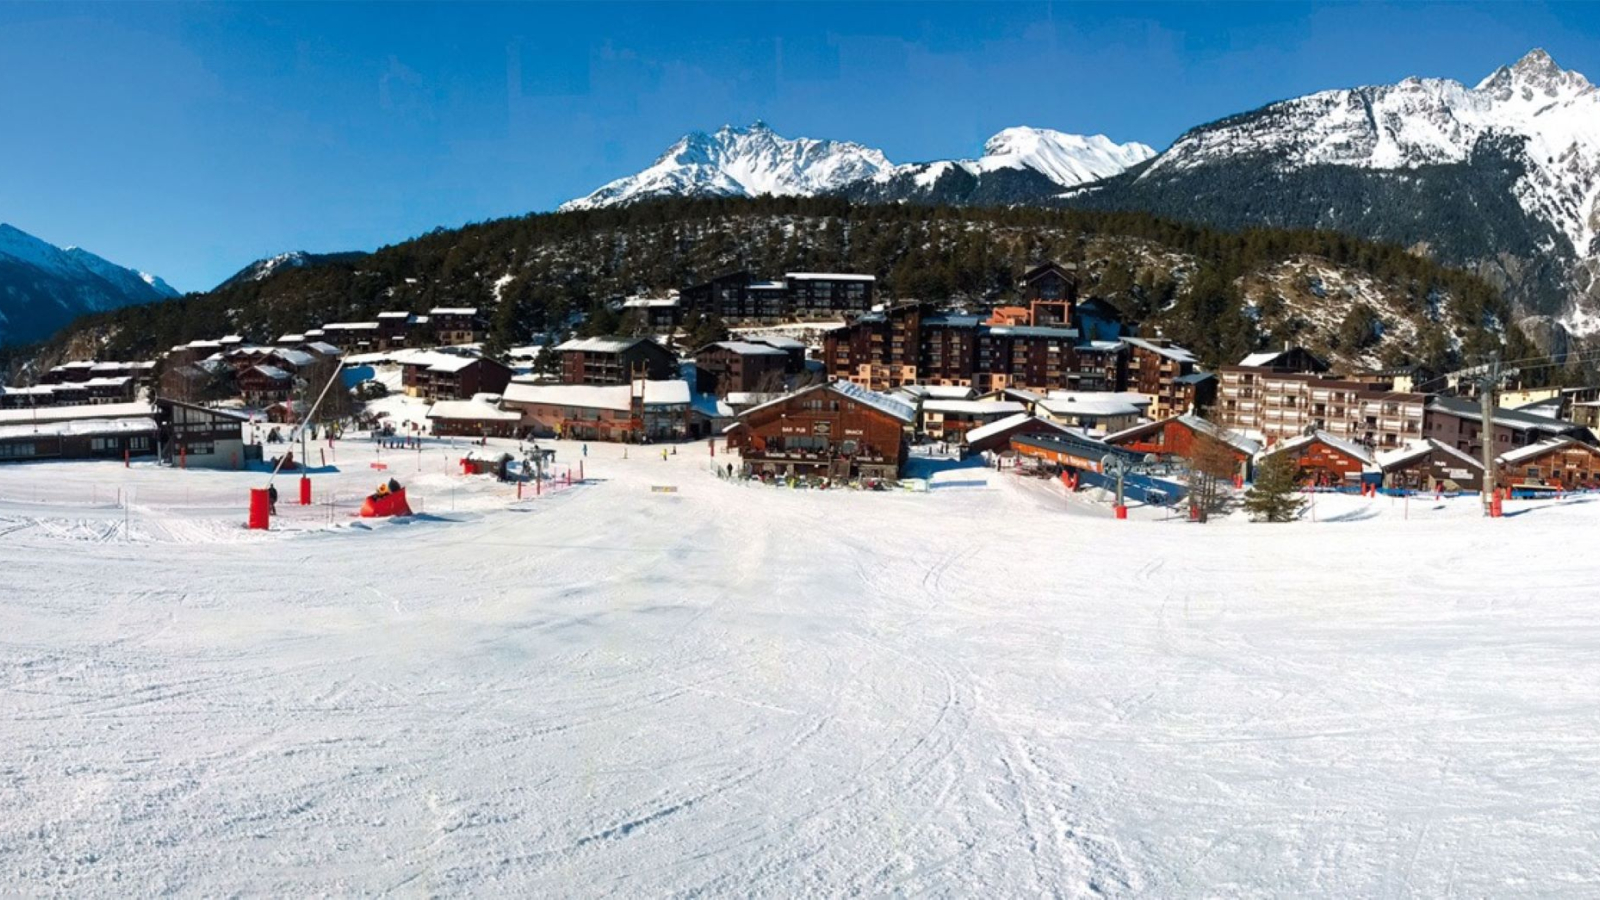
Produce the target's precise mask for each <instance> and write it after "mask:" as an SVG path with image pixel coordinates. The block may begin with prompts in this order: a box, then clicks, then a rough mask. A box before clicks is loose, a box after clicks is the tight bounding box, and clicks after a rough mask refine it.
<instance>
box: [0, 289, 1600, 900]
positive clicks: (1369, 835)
mask: <svg viewBox="0 0 1600 900" xmlns="http://www.w3.org/2000/svg"><path fill="white" fill-rule="evenodd" d="M613 312H614V313H615V314H616V315H617V316H618V319H619V321H620V322H621V323H623V324H622V327H621V328H620V329H619V331H620V332H621V333H617V334H611V333H606V334H589V335H587V336H570V337H568V336H562V337H560V338H558V339H554V340H550V341H547V342H545V343H541V344H537V345H530V346H522V347H515V348H511V349H510V350H509V351H506V352H502V353H491V352H489V351H488V350H487V349H486V347H485V330H486V317H487V315H488V314H489V311H488V310H484V309H477V308H471V307H464V306H434V307H429V308H426V309H415V310H402V309H396V310H393V311H384V312H382V313H380V314H379V315H377V316H376V317H375V318H374V319H372V320H369V321H328V322H323V323H321V324H320V326H319V327H315V328H310V329H308V330H305V331H302V332H297V333H290V334H281V335H266V334H252V335H237V334H232V335H224V334H218V335H215V336H214V337H213V338H210V339H201V340H195V341H192V342H189V343H185V344H181V345H178V346H173V347H171V348H170V349H169V350H168V351H167V352H165V353H163V354H160V355H159V357H158V358H155V359H145V360H100V359H83V360H75V361H68V362H64V363H61V364H59V365H56V366H54V367H53V368H49V369H48V370H45V371H40V372H37V373H35V374H36V376H37V377H36V378H34V379H33V383H31V384H28V385H27V386H13V387H7V388H5V390H4V391H3V392H0V552H3V558H4V561H5V562H4V565H0V621H4V622H5V625H6V627H5V629H4V631H5V635H4V637H3V638H0V647H3V648H4V652H3V653H0V690H3V691H4V695H5V698H6V703H5V705H6V708H7V713H8V714H7V716H6V717H5V718H4V720H3V722H0V746H3V747H4V748H5V749H4V751H0V783H3V785H4V790H3V791H0V880H3V881H4V882H5V883H6V884H8V885H10V886H11V887H12V888H15V889H18V890H19V891H20V892H21V893H24V894H27V893H35V892H37V893H68V894H86V893H88V894H100V893H103V894H116V895H127V894H132V895H142V894H149V893H158V892H159V893H178V894H237V893H251V894H253V893H267V894H273V895H300V894H309V893H336V894H368V893H372V894H378V893H399V894H402V895H434V894H485V893H518V894H543V895H630V896H631V895H640V894H643V895H658V894H676V893H685V894H691V893H693V894H698V893H707V892H710V893H726V894H741V895H744V894H769V893H770V894H775V895H800V894H813V893H816V894H836V893H855V892H862V893H878V892H889V893H923V892H933V893H937V894H941V895H944V894H948V895H971V896H1020V895H1036V894H1052V895H1058V894H1065V895H1095V894H1112V895H1154V896H1173V895H1188V894H1198V893H1212V892H1217V891H1220V892H1223V893H1228V894H1242V895H1257V896H1260V895H1356V894H1361V895H1372V894H1462V895H1473V896H1478V895H1496V894H1519V893H1522V892H1523V891H1524V890H1525V889H1535V890H1538V889H1543V888H1551V887H1554V888H1556V889H1557V890H1562V889H1569V890H1571V891H1572V892H1574V893H1580V894H1581V893H1584V892H1586V888H1585V887H1584V885H1592V884H1593V883H1595V881H1596V879H1600V863H1597V858H1596V856H1595V855H1594V853H1593V850H1594V836H1595V833H1596V827H1597V822H1600V820H1597V818H1596V816H1597V813H1596V810H1600V779H1597V777H1596V775H1595V772H1597V771H1600V749H1597V748H1600V741H1597V740H1595V738H1596V737H1597V735H1596V725H1597V721H1600V720H1597V718H1596V706H1595V703H1594V697H1593V686H1594V685H1595V684H1596V683H1597V682H1600V653H1596V652H1595V648H1596V646H1597V645H1600V608H1597V607H1596V606H1595V604H1594V603H1593V599H1594V598H1595V597H1596V596H1600V569H1596V568H1595V567H1594V566H1592V565H1590V564H1588V563H1587V562H1586V557H1585V555H1584V554H1583V553H1582V551H1581V549H1580V550H1579V551H1578V552H1569V551H1570V548H1571V547H1572V546H1573V542H1574V540H1576V541H1580V542H1581V541H1582V540H1583V539H1585V538H1584V536H1585V535H1590V534H1593V533H1594V530H1595V528H1596V526H1597V524H1600V504H1596V502H1595V501H1596V499H1597V498H1600V494H1597V493H1595V488H1596V486H1597V484H1600V449H1597V447H1596V433H1595V428H1596V426H1597V424H1600V422H1597V414H1600V390H1596V389H1585V388H1570V387H1569V388H1530V387H1525V386H1523V385H1522V384H1521V382H1520V380H1519V372H1518V371H1517V369H1516V367H1515V366H1514V365H1512V364H1510V363H1509V362H1508V364H1507V365H1504V366H1499V367H1490V366H1481V367H1478V368H1475V369H1469V370H1465V371H1455V372H1431V371H1427V370H1425V369H1423V368H1421V367H1414V366H1413V367H1406V368H1394V369H1384V370H1376V371H1374V370H1335V369H1334V368H1333V367H1332V366H1331V365H1330V364H1329V363H1328V362H1326V361H1325V360H1323V359H1321V358H1319V357H1318V356H1317V355H1316V354H1314V353H1312V352H1310V351H1308V350H1306V349H1304V348H1302V347H1297V346H1286V347H1281V348H1275V349H1271V350H1266V351H1260V352H1255V353H1251V354H1250V355H1248V356H1246V357H1244V358H1241V359H1238V360H1237V361H1236V362H1235V364H1232V365H1225V366H1220V367H1217V368H1216V369H1214V370H1207V369H1205V368H1203V367H1202V366H1201V365H1200V364H1199V363H1198V361H1197V358H1196V355H1195V354H1194V353H1192V352H1191V351H1190V350H1189V349H1187V348H1185V347H1183V346H1181V345H1179V344H1177V343H1175V342H1174V341H1172V340H1168V339H1165V338H1164V337H1163V336H1162V335H1160V334H1159V333H1150V332H1147V331H1144V330H1141V329H1138V328H1136V327H1135V326H1134V325H1132V324H1130V323H1126V322H1124V321H1123V320H1122V319H1121V317H1120V316H1119V315H1118V313H1117V311H1116V308H1115V307H1114V306H1112V305H1111V304H1109V303H1106V302H1104V301H1103V300H1102V299H1100V298H1097V297H1094V296H1089V295H1086V294H1085V292H1084V291H1083V290H1082V289H1081V284H1080V278H1079V274H1078V273H1077V271H1075V269H1074V267H1072V266H1070V265H1057V264H1054V263H1049V262H1042V263H1040V264H1038V265H1036V266H1034V267H1032V268H1031V269H1029V270H1027V271H1025V272H1019V273H1018V278H1017V280H1016V283H1015V288H1014V290H1012V291H1011V292H1009V293H1008V294H1007V295H1006V296H1004V297H999V298H996V300H995V302H994V303H993V304H992V305H988V306H985V307H982V308H978V307H974V306H971V305H968V306H960V307H953V306H950V305H946V304H935V303H927V302H918V301H915V300H904V299H900V298H893V297H889V296H886V295H885V293H884V292H882V291H880V289H879V286H878V284H877V283H876V280H875V279H874V278H873V277H871V276H869V275H863V274H857V273H825V272H784V273H750V272H733V273H728V274H726V275H723V276H720V277H717V278H715V279H713V280H711V281H709V282H705V283H698V284H685V285H681V286H680V288H679V289H677V290H675V291H670V292H662V293H661V294H660V295H656V296H641V297H630V298H619V299H618V300H617V301H615V304H614V310H613ZM708 323H709V324H708Z"/></svg>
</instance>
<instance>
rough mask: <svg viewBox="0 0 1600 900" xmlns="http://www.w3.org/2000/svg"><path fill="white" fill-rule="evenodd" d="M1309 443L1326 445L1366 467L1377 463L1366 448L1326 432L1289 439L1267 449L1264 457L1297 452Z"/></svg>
mask: <svg viewBox="0 0 1600 900" xmlns="http://www.w3.org/2000/svg"><path fill="white" fill-rule="evenodd" d="M1311 443H1322V444H1326V445H1328V446H1329V447H1332V448H1333V449H1335V450H1338V451H1339V452H1340V453H1343V454H1345V455H1346V456H1349V457H1351V458H1352V459H1355V460H1358V461H1360V462H1362V463H1365V464H1367V465H1377V462H1378V461H1377V460H1376V459H1375V458H1374V457H1373V455H1372V451H1371V450H1368V449H1367V448H1366V447H1363V446H1361V445H1360V444H1357V443H1354V442H1353V441H1347V440H1345V439H1344V438H1342V437H1338V436H1337V435H1333V434H1329V433H1328V432H1326V431H1317V432H1315V433H1313V434H1302V435H1298V436H1296V437H1292V438H1289V439H1288V440H1286V441H1283V442H1282V443H1279V444H1278V445H1277V446H1274V447H1268V448H1267V450H1266V455H1267V456H1272V455H1274V454H1277V453H1282V452H1283V451H1285V450H1298V449H1299V448H1301V447H1304V446H1306V445H1307V444H1311Z"/></svg>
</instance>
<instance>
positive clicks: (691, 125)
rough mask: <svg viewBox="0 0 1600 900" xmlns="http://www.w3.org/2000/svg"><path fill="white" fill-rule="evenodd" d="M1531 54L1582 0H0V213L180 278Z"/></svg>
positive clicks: (1574, 54)
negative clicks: (745, 154) (631, 183)
mask: <svg viewBox="0 0 1600 900" xmlns="http://www.w3.org/2000/svg"><path fill="white" fill-rule="evenodd" d="M1535 46H1541V47H1544V48H1545V49H1547V50H1549V51H1550V53H1551V54H1552V55H1554V57H1555V58H1556V61H1557V62H1558V63H1560V64H1562V65H1563V66H1565V67H1567V68H1571V69H1576V70H1578V71H1582V72H1586V73H1587V74H1589V75H1591V76H1600V7H1596V6H1591V5H1583V4H1575V3H1574V4H1557V5H1552V6H1530V5H1523V4H1512V3H1503V4H1492V5H1485V6H1474V5H1467V4H1443V5H1420V4H1413V5H1403V6H1393V5H1367V4H1331V5H1296V4H1289V3H1235V4H1223V5H1203V4H1181V5H1148V4H1131V3H1118V4H1062V3H1056V4H1042V3H1016V4H1003V3H985V4H959V3H937V4H923V3H916V4H912V3H900V4H836V5H825V4H792V5H785V4H769V3H742V4H731V5H714V4H668V3H652V4H643V5H602V4H582V5H577V4H572V5H551V6H546V5H507V4H502V5H491V6H476V5H468V4H451V5H439V6H434V5H422V4H402V5H361V4H338V5H329V6H322V5H314V4H290V5H272V4H247V5H237V6H235V5H225V4H208V5H163V4H146V3H139V4H109V5H72V4H36V3H25V4H17V5H6V4H0V84H4V85H5V89H4V90H3V91H0V127H3V129H4V131H3V135H4V137H3V138H0V173H3V175H0V221H6V222H10V223H11V224H13V225H15V226H17V227H19V228H21V229H23V230H24V231H28V232H31V233H33V234H35V235H37V236H39V237H41V238H44V239H45V240H49V241H52V242H54V243H58V244H77V245H80V246H84V247H87V248H88V249H90V250H93V251H95V252H97V253H100V254H101V255H103V256H106V257H107V258H109V259H111V260H113V261H116V262H120V263H122V264H124V265H131V266H135V267H138V268H142V269H145V270H148V271H152V272H155V273H157V274H159V275H162V276H163V277H165V278H167V279H168V280H169V281H170V282H171V283H172V284H173V285H174V286H176V287H178V288H180V289H185V290H198V289H205V288H208V287H211V286H212V285H214V284H216V283H217V282H218V281H220V280H222V279H223V278H225V277H226V276H228V275H229V274H232V273H233V272H234V271H236V270H237V269H239V268H240V267H242V266H243V265H245V264H246V263H248V262H250V261H251V260H253V259H256V258H259V257H262V256H267V255H270V254H273V253H276V252H280V251H283V250H290V249H305V250H313V251H329V250H345V249H372V248H375V247H378V246H381V245H383V244H386V243H393V242H395V241H399V240H403V239H405V238H407V237H410V236H413V235H416V234H419V233H422V232H425V231H427V230H429V229H432V228H434V227H436V226H440V225H444V226H453V225H460V224H463V223H466V222H471V221H478V220H482V219H488V218H495V217H499V216H506V215H517V214H521V213H525V212H531V211H541V210H548V209H551V208H553V207H554V206H555V205H556V204H558V203H560V202H561V201H563V200H566V199H569V198H571V197H574V196H578V195H581V194H585V193H587V192H588V191H590V190H592V189H593V188H595V187H597V186H599V185H600V184H601V183H603V182H605V181H608V180H610V179H612V178H615V177H618V176H620V175H624V174H628V173H630V172H633V171H636V170H638V169H640V168H643V167H644V166H646V165H648V164H649V163H650V162H651V161H652V160H653V159H654V158H655V157H656V156H657V155H658V154H659V153H660V152H661V151H662V150H663V149H665V148H666V147H667V146H668V145H669V144H670V143H671V142H672V141H673V140H675V139H676V138H677V137H678V136H680V135H681V134H683V133H684V132H685V131H689V130H693V129H699V130H706V131H709V130H713V129H715V128H716V127H717V126H719V125H722V124H724V123H729V122H731V123H736V124H747V123H749V122H750V121H752V120H754V119H757V118H761V119H765V120H766V121H767V122H768V123H770V124H771V125H772V126H773V128H774V129H775V130H777V131H778V132H779V133H782V134H785V135H789V136H796V135H807V136H811V137H833V138H845V139H850V140H855V141H860V142H862V143H865V144H869V145H872V146H876V147H880V148H882V149H883V150H884V152H885V153H886V154H887V155H888V156H889V158H890V159H891V160H894V161H895V162H910V161H915V160H921V159H932V158H941V157H950V156H961V155H975V154H976V153H978V152H979V150H980V148H981V145H982V143H983V140H984V139H985V138H986V137H988V136H989V135H990V134H993V133H994V132H996V131H998V130H1000V129H1001V128H1004V127H1007V126H1010V125H1019V124H1027V125H1037V126H1042V127H1048V128H1056V129H1060V130H1063V131H1074V132H1081V133H1087V134H1093V133H1097V132H1098V133H1104V134H1106V135H1109V136H1110V137H1112V138H1115V139H1117V140H1119V141H1125V140H1140V141H1144V142H1146V143H1149V144H1151V145H1153V146H1155V147H1157V148H1162V147H1165V146H1166V145H1167V144H1169V143H1170V142H1171V141H1172V140H1173V139H1174V138H1176V137H1177V136H1178V135H1179V134H1181V133H1182V132H1183V131H1184V130H1185V129H1186V128H1188V127H1190V126H1193V125H1196V124H1200V123H1203V122H1206V121H1209V120H1212V119H1215V118H1218V117H1220V116H1224V115H1228V114H1230V113H1234V112H1240V111H1243V110H1246V109H1250V108H1253V107H1256V106H1259V105H1261V104H1263V103H1267V102H1270V101H1272V100H1275V99H1281V98H1284V97H1289V96H1294V95H1297V94H1302V93H1308V92H1311V91H1315V90H1321V89H1325V88H1333V87H1347V86H1351V85H1356V84H1371V83H1381V82H1390V81H1396V80H1398V79H1400V78H1403V77H1405V76H1407V75H1413V74H1415V75H1424V76H1439V77H1449V78H1456V79H1460V80H1462V81H1465V82H1468V83H1475V82H1476V81H1477V80H1479V79H1481V78H1482V77H1483V76H1485V75H1487V74H1488V73H1489V72H1490V71H1492V70H1493V69H1494V68H1495V67H1496V66H1498V65H1502V64H1509V63H1511V62H1513V61H1515V60H1516V59H1517V58H1518V57H1520V56H1521V55H1522V54H1523V53H1525V52H1526V51H1527V50H1529V49H1531V48H1532V47H1535ZM1596 80H1600V77H1597V78H1596Z"/></svg>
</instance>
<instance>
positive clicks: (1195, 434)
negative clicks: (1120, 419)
mask: <svg viewBox="0 0 1600 900" xmlns="http://www.w3.org/2000/svg"><path fill="white" fill-rule="evenodd" d="M1202 435H1203V436H1206V437H1209V438H1212V439H1215V440H1216V441H1217V442H1218V443H1219V444H1220V445H1222V446H1223V447H1226V448H1227V449H1228V452H1229V453H1230V454H1232V456H1233V458H1234V460H1235V461H1236V462H1237V463H1238V465H1239V474H1240V475H1242V476H1244V477H1246V478H1248V477H1249V476H1250V461H1251V460H1252V459H1254V458H1255V455H1256V454H1257V453H1259V452H1260V451H1261V444H1260V442H1258V441H1254V440H1251V439H1250V438H1248V437H1245V436H1244V435H1242V434H1240V433H1238V432H1236V431H1230V430H1228V429H1226V428H1223V427H1221V426H1219V425H1216V424H1215V423H1212V422H1209V421H1207V420H1205V419H1202V418H1200V417H1199V416H1196V415H1191V414H1189V413H1184V414H1183V415H1178V416H1172V417H1171V418H1167V419H1162V420H1160V421H1158V422H1145V423H1143V424H1141V425H1135V426H1133V427H1131V428H1127V429H1124V430H1122V431H1118V432H1116V433H1115V434H1110V435H1107V436H1106V443H1108V444H1111V445H1113V446H1117V447H1122V448H1123V449H1126V450H1132V451H1134V452H1136V453H1154V454H1156V455H1158V456H1166V457H1178V458H1186V457H1188V456H1190V455H1191V454H1192V453H1193V452H1194V448H1195V441H1196V440H1197V439H1199V438H1200V436H1202Z"/></svg>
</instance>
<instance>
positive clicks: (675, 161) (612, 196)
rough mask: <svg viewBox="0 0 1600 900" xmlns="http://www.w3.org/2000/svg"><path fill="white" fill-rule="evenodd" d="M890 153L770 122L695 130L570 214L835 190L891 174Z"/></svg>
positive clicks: (566, 207) (582, 201)
mask: <svg viewBox="0 0 1600 900" xmlns="http://www.w3.org/2000/svg"><path fill="white" fill-rule="evenodd" d="M892 168H893V165H892V164H891V163H890V162H889V161H888V160H887V159H885V158H884V156H883V153H882V152H881V151H878V150H874V149H872V148H870V147H863V146H862V145H860V144H856V143H851V142H849V141H830V140H816V139H813V138H805V137H802V138H794V139H790V138H785V137H782V136H780V135H778V134H777V133H776V132H774V131H773V130H772V129H771V128H769V127H768V126H767V124H766V123H765V122H762V121H760V120H757V121H756V122H754V123H752V124H751V125H749V126H747V127H743V128H740V127H734V126H732V125H724V126H723V127H721V128H719V129H717V131H716V132H715V133H714V134H709V135H708V134H706V133H705V132H703V131H692V132H690V133H688V134H686V135H684V136H683V137H682V138H679V139H678V141H677V142H676V143H674V144H673V145H672V146H671V147H669V148H668V149H667V152H665V153H663V154H662V155H661V156H660V157H659V158H657V159H656V161H655V163H653V164H652V165H651V166H650V167H649V168H647V169H645V170H644V171H642V172H640V173H638V174H637V175H630V176H628V177H626V178H619V179H617V180H616V181H613V182H611V183H610V184H607V185H605V186H604V187H602V188H600V189H599V190H597V191H595V192H594V193H592V194H590V195H589V196H587V197H583V198H581V199H578V200H573V201H570V202H568V203H564V204H562V206H561V209H563V210H574V209H594V208H599V207H604V206H620V205H623V204H627V203H632V202H634V201H636V200H642V199H646V198H650V197H662V196H702V197H703V196H710V197H756V196H760V195H763V194H773V195H777V196H789V195H803V196H809V195H814V194H821V193H827V192H829V191H832V190H835V189H837V188H840V187H843V186H844V185H846V184H849V183H851V182H855V181H859V180H862V179H866V178H872V177H873V176H875V175H877V174H879V173H881V172H885V171H889V170H891V169H892Z"/></svg>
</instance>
